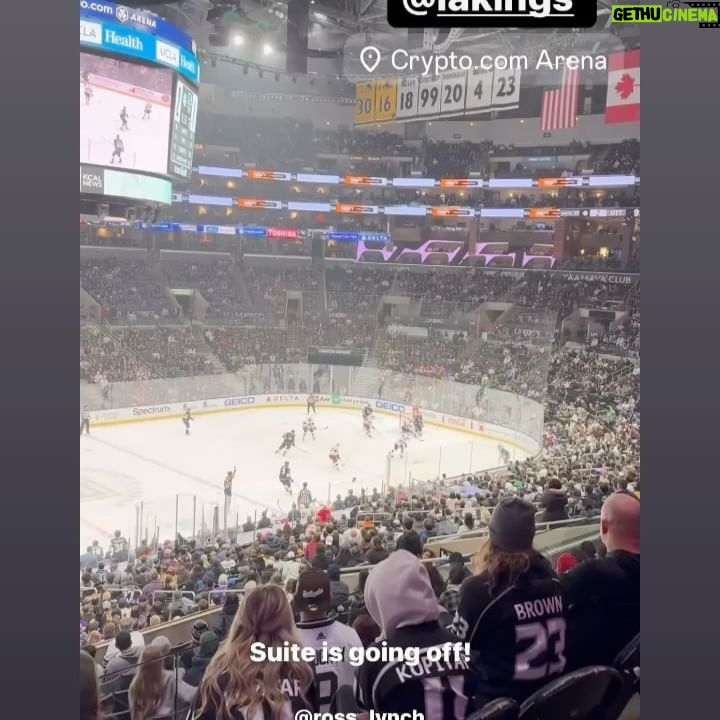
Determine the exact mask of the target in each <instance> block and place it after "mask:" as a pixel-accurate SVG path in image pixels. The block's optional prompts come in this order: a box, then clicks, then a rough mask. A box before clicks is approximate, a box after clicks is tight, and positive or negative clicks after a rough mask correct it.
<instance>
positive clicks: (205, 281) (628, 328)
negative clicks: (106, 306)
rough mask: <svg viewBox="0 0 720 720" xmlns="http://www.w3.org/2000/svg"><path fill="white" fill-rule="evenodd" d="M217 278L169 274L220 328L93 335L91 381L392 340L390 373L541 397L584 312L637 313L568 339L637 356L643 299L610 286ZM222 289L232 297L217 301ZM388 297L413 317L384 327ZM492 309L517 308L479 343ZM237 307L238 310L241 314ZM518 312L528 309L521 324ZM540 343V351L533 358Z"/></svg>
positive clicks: (555, 278) (474, 275) (262, 271)
mask: <svg viewBox="0 0 720 720" xmlns="http://www.w3.org/2000/svg"><path fill="white" fill-rule="evenodd" d="M214 267H216V265H215V264H212V263H211V264H210V265H203V266H197V265H193V264H189V265H186V266H182V267H181V266H180V265H173V267H172V269H171V270H168V269H167V268H166V272H167V273H169V274H170V278H169V281H173V282H178V283H180V284H191V285H193V286H195V287H197V288H198V289H199V290H200V291H201V292H203V295H204V296H206V297H209V298H211V307H212V299H214V298H216V297H227V298H228V302H227V303H226V304H222V301H221V306H222V307H223V308H224V310H223V311H222V312H215V313H212V312H210V313H208V316H207V320H208V323H209V324H211V325H212V327H210V325H208V327H206V329H205V330H204V331H203V333H202V334H201V335H197V334H195V332H193V330H192V328H190V327H189V326H187V325H179V324H171V325H157V326H156V325H155V324H154V323H151V322H146V323H144V326H140V325H139V324H138V325H136V326H132V327H130V328H128V327H122V326H120V325H118V326H115V327H114V329H110V328H106V329H105V330H101V329H100V328H99V327H97V326H93V325H89V326H87V327H86V329H85V330H84V332H83V335H82V338H81V348H80V372H81V378H82V379H84V380H86V381H89V382H94V383H96V384H101V385H102V384H104V383H112V382H119V381H127V380H136V379H142V378H146V377H148V376H149V375H152V374H153V373H155V374H156V375H159V376H163V377H177V376H180V375H190V376H199V375H202V374H205V373H207V374H211V373H214V372H217V370H218V369H219V368H220V367H221V366H224V368H225V369H227V370H229V371H235V370H238V369H240V368H241V367H243V366H245V365H256V364H265V363H273V362H276V363H283V362H301V361H302V360H303V358H304V357H305V353H306V350H307V347H309V346H311V345H317V346H348V347H357V348H362V349H370V348H372V347H380V346H378V345H377V340H378V339H379V338H382V340H383V342H382V348H381V350H380V352H381V357H382V360H383V362H384V363H385V364H386V367H387V368H388V369H390V370H393V371H397V372H415V373H417V374H428V375H432V376H433V377H446V378H462V380H463V381H465V382H469V383H478V384H479V383H480V382H481V381H482V378H483V377H486V376H488V375H490V376H492V375H494V381H495V382H496V383H497V386H498V387H500V388H501V389H503V388H506V387H507V388H513V389H519V390H520V391H526V392H529V393H530V396H531V397H533V396H534V394H535V393H537V392H540V390H539V389H538V388H541V387H542V386H543V382H542V379H540V380H539V381H538V382H537V383H535V372H534V368H538V367H542V363H541V364H540V365H537V364H536V361H537V359H538V358H537V355H538V354H541V353H542V352H543V348H546V347H549V346H551V345H552V344H553V343H554V342H556V341H562V340H563V338H562V337H557V334H558V330H559V327H560V321H561V320H562V318H564V317H567V316H568V315H569V314H570V313H571V312H572V311H573V310H574V309H576V308H578V307H585V308H610V309H618V308H620V309H622V308H629V312H630V313H631V314H630V315H629V316H628V318H627V319H625V320H623V321H622V322H619V323H613V324H610V325H607V326H599V325H593V327H592V328H591V332H589V333H586V334H584V335H583V336H582V337H581V338H575V337H573V336H568V338H569V339H571V340H575V339H579V340H580V341H581V342H586V343H587V344H589V345H590V346H591V347H593V348H595V349H596V350H597V351H600V350H602V351H604V352H609V353H614V354H618V355H626V354H628V353H630V352H632V353H637V352H638V351H639V344H640V339H639V314H638V311H637V308H638V303H639V293H637V292H635V291H634V290H633V289H632V288H631V287H628V286H625V285H621V284H617V283H611V282H608V281H606V280H604V279H603V278H590V279H588V280H587V281H585V280H583V279H582V278H576V279H574V280H572V281H568V280H567V279H566V278H564V276H563V274H562V273H558V272H547V273H542V272H531V273H526V274H525V275H521V276H518V275H509V274H508V275H503V274H491V273H488V272H484V271H481V270H474V269H467V270H458V271H453V272H434V273H428V272H423V273H419V272H410V271H408V270H394V269H392V268H373V269H369V268H357V267H354V268H352V269H345V268H337V267H330V268H328V269H327V270H326V271H325V273H324V276H323V273H322V271H320V270H315V269H314V268H312V267H310V266H307V267H303V268H286V269H272V268H269V267H256V266H253V265H247V266H245V267H244V268H243V269H242V280H241V281H240V282H241V283H243V284H244V286H245V287H244V288H241V287H239V286H233V287H234V290H233V291H232V292H230V285H229V283H230V280H229V279H228V278H230V277H231V275H232V270H231V269H230V268H231V267H232V265H231V263H230V262H221V263H219V264H218V265H217V267H219V268H220V269H221V272H220V275H219V278H220V279H219V280H218V282H217V283H214V282H213V281H212V268H214ZM233 281H234V278H233ZM216 285H217V287H219V288H223V290H221V291H219V293H220V294H219V295H217V294H216V293H215V291H214V287H215V286H216ZM323 288H326V290H327V292H326V294H324V293H323ZM288 290H298V291H301V292H302V293H303V295H302V303H301V304H298V305H297V307H296V308H294V306H291V305H290V304H288V303H287V302H286V301H287V293H286V291H288ZM224 293H227V296H225V295H224ZM383 295H395V296H409V297H410V298H411V299H412V300H413V301H414V303H413V306H412V309H411V310H410V309H409V308H410V306H395V308H396V309H395V310H393V313H392V314H391V315H390V316H383V315H382V313H381V312H380V307H379V301H380V298H381V297H382V296H383ZM248 298H249V300H250V302H248ZM483 301H487V302H503V303H508V304H511V306H512V307H511V310H510V311H505V312H504V314H503V315H502V318H501V319H500V320H499V321H497V322H495V323H494V324H493V326H492V327H491V328H489V329H487V333H488V338H487V341H480V340H479V338H478V337H477V333H476V331H475V330H474V329H473V328H474V324H473V323H468V322H466V319H467V318H468V317H471V316H469V315H468V313H469V312H470V311H472V310H473V309H475V308H477V307H478V306H479V304H480V303H482V302H483ZM230 307H233V308H235V309H234V310H233V311H232V312H231V311H230V310H229V308H230ZM518 307H522V308H525V309H526V310H527V312H525V314H524V315H522V314H521V315H522V317H521V318H520V320H518V319H517V317H516V309H517V308H518ZM293 308H294V309H293ZM408 313H410V314H409V315H408ZM397 323H400V324H403V323H405V324H407V323H410V324H413V323H415V324H418V323H419V324H427V325H428V326H429V327H430V328H431V330H430V333H429V336H428V337H427V338H421V337H415V338H409V337H408V336H407V335H404V334H402V333H395V334H393V333H387V334H386V333H385V331H384V330H383V329H382V328H383V326H385V325H388V326H390V325H393V324H397ZM432 328H434V329H432ZM448 333H450V334H449V335H448ZM519 341H521V342H519ZM532 344H535V345H537V347H536V348H534V349H528V346H530V345H532ZM214 359H215V360H216V361H215V362H214ZM217 361H219V362H217ZM528 378H531V379H532V381H531V382H528ZM518 383H519V384H518Z"/></svg>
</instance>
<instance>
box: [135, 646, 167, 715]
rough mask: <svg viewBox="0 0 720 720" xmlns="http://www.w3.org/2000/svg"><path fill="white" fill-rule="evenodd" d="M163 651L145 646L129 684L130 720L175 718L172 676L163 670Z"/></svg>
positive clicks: (157, 647)
mask: <svg viewBox="0 0 720 720" xmlns="http://www.w3.org/2000/svg"><path fill="white" fill-rule="evenodd" d="M163 661H164V657H163V651H162V648H160V647H159V646H158V645H148V646H147V647H146V648H145V649H144V650H143V653H142V656H141V657H140V663H139V664H138V666H137V672H136V673H135V677H134V678H133V681H132V683H130V691H129V693H128V699H129V701H130V717H131V718H132V720H154V719H155V718H164V717H171V716H173V715H174V714H175V673H174V672H173V671H172V670H165V668H164V667H163Z"/></svg>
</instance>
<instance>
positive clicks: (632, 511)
mask: <svg viewBox="0 0 720 720" xmlns="http://www.w3.org/2000/svg"><path fill="white" fill-rule="evenodd" d="M600 539H601V540H602V542H603V545H604V546H605V547H606V548H607V555H606V556H605V557H604V558H598V559H596V560H588V561H587V562H584V563H581V564H580V565H578V567H576V568H575V569H574V570H571V571H570V572H569V573H566V574H565V575H563V576H562V578H561V580H560V582H561V584H562V587H563V590H564V592H565V595H566V598H567V603H568V646H567V655H568V662H569V663H570V666H571V667H572V668H578V667H584V666H586V665H591V664H610V663H612V661H613V659H614V658H615V656H616V655H617V654H618V653H619V652H620V650H622V648H623V647H625V645H627V643H629V642H630V640H632V639H633V637H635V635H636V634H637V633H638V632H639V631H640V502H639V501H638V500H636V499H635V498H634V497H633V496H632V495H626V494H624V493H613V494H612V495H610V497H608V499H607V500H606V501H605V503H604V504H603V506H602V509H601V512H600Z"/></svg>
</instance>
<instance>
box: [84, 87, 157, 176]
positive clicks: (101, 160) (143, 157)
mask: <svg viewBox="0 0 720 720" xmlns="http://www.w3.org/2000/svg"><path fill="white" fill-rule="evenodd" d="M123 105H125V106H126V107H127V109H128V115H129V118H128V128H129V129H128V130H123V131H122V132H121V131H120V126H121V122H120V110H121V109H122V107H123ZM152 106H153V107H152V113H151V117H150V119H149V120H143V119H142V116H143V111H144V109H145V100H137V99H134V98H132V97H130V96H128V95H125V94H124V93H117V92H113V91H112V90H107V89H104V88H101V87H97V86H95V87H93V97H92V100H91V101H90V104H89V105H87V104H86V103H85V95H84V93H83V86H82V84H81V85H80V161H81V162H86V163H92V164H94V165H107V166H109V165H110V160H111V158H112V153H113V139H114V138H115V136H116V135H117V134H120V137H121V138H122V140H123V143H124V145H125V152H124V153H123V160H122V165H117V162H116V165H117V167H122V168H126V169H128V170H142V171H145V172H153V173H162V174H165V173H166V172H167V162H168V137H169V131H170V130H169V128H170V107H169V106H167V105H161V104H160V103H157V102H154V103H152Z"/></svg>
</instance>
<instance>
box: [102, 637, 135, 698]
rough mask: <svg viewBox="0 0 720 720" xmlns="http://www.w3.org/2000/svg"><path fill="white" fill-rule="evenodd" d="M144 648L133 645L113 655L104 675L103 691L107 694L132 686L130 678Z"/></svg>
mask: <svg viewBox="0 0 720 720" xmlns="http://www.w3.org/2000/svg"><path fill="white" fill-rule="evenodd" d="M141 653H142V649H141V648H139V647H137V646H135V645H131V646H130V647H129V648H128V649H127V650H123V651H122V652H121V653H119V654H117V655H115V656H113V657H112V658H110V660H109V661H108V664H107V665H106V667H105V674H104V675H103V680H102V686H101V693H102V694H103V695H107V694H109V693H112V692H118V691H120V690H123V689H126V688H128V687H129V686H130V680H131V679H132V676H133V675H134V674H135V672H136V670H137V664H138V663H139V662H140V655H141Z"/></svg>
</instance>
